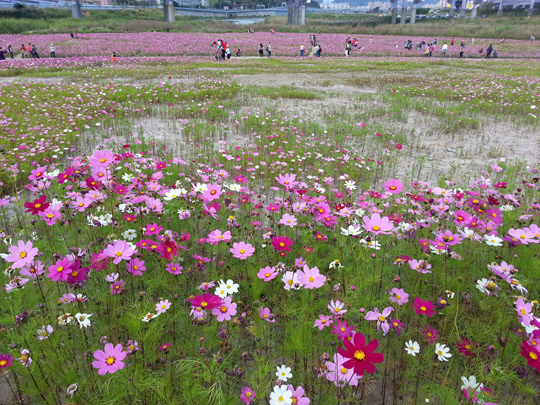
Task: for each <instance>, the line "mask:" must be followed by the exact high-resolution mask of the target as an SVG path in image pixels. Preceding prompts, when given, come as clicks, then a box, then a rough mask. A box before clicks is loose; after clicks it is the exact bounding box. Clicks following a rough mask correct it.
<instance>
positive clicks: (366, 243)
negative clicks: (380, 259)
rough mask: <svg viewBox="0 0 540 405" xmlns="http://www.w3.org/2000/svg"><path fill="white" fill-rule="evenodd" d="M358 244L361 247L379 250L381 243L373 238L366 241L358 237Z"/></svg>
mask: <svg viewBox="0 0 540 405" xmlns="http://www.w3.org/2000/svg"><path fill="white" fill-rule="evenodd" d="M360 244H361V245H362V246H363V247H368V248H371V249H375V250H380V249H381V244H380V243H379V242H377V241H373V240H370V241H367V240H365V239H360Z"/></svg>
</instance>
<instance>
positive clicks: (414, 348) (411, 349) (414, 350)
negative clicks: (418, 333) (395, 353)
mask: <svg viewBox="0 0 540 405" xmlns="http://www.w3.org/2000/svg"><path fill="white" fill-rule="evenodd" d="M405 351H406V352H407V354H410V355H411V356H414V357H416V355H417V354H418V353H420V345H419V344H418V342H413V341H412V340H409V341H408V342H407V343H405Z"/></svg>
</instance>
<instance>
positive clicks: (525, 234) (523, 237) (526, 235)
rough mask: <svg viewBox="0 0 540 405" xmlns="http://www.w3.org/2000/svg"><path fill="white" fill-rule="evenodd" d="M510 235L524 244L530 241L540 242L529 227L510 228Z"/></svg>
mask: <svg viewBox="0 0 540 405" xmlns="http://www.w3.org/2000/svg"><path fill="white" fill-rule="evenodd" d="M508 235H510V236H511V237H512V238H513V239H516V240H518V241H519V242H520V243H522V244H524V245H528V244H529V243H540V241H538V240H536V239H535V236H536V235H535V234H534V233H532V232H531V231H530V230H528V229H527V228H524V229H514V228H510V229H509V230H508Z"/></svg>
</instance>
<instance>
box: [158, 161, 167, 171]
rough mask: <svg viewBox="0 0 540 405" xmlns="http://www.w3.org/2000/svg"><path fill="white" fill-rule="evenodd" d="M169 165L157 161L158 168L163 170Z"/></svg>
mask: <svg viewBox="0 0 540 405" xmlns="http://www.w3.org/2000/svg"><path fill="white" fill-rule="evenodd" d="M166 167H167V163H165V162H156V170H163V169H165V168H166Z"/></svg>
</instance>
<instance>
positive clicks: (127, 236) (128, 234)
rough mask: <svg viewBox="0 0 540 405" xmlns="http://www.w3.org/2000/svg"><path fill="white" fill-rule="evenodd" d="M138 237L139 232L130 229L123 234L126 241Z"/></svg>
mask: <svg viewBox="0 0 540 405" xmlns="http://www.w3.org/2000/svg"><path fill="white" fill-rule="evenodd" d="M136 237H137V231H136V230H135V229H128V230H127V231H125V232H123V233H122V238H124V239H126V240H133V239H135V238H136Z"/></svg>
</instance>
